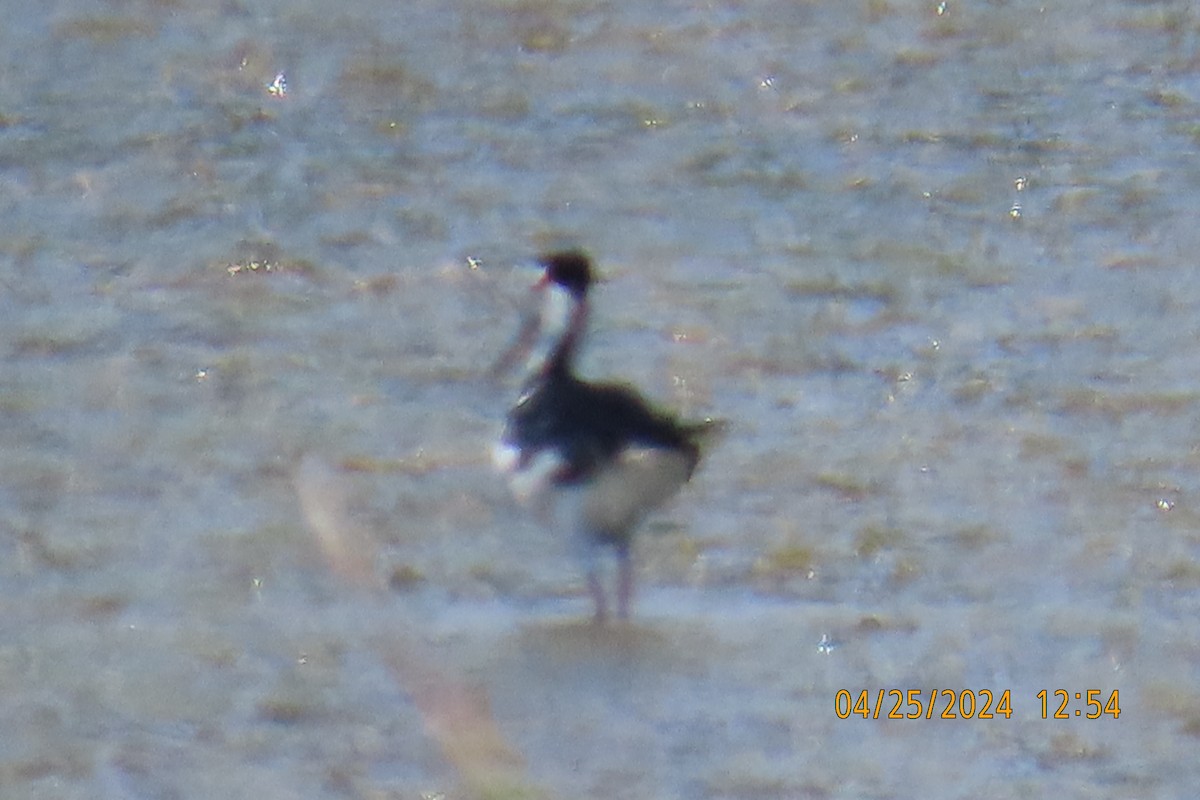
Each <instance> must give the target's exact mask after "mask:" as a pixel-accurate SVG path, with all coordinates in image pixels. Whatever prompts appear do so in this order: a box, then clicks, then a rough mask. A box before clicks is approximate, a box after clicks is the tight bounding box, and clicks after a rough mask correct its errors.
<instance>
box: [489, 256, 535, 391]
mask: <svg viewBox="0 0 1200 800" xmlns="http://www.w3.org/2000/svg"><path fill="white" fill-rule="evenodd" d="M549 283H550V279H549V278H548V277H547V276H546V275H542V277H541V278H539V279H538V281H537V283H535V284H534V285H533V288H531V289H530V294H531V295H532V296H531V298H530V301H529V302H528V303H527V304H526V306H525V311H524V313H523V314H522V315H521V327H520V328H518V329H517V335H516V336H514V337H513V340H512V343H511V344H509V345H508V347H506V348H505V349H504V352H502V353H501V354H500V357H499V358H497V359H496V361H495V363H493V364H492V367H491V369H489V370H488V378H489V379H490V380H493V381H496V380H500V379H501V378H503V377H504V376H506V375H507V374H508V373H509V372H511V371H512V369H513V367H514V366H515V365H516V364H518V363H519V362H520V361H521V360H522V359H524V358H525V357H526V356H527V355H529V352H530V351H531V350H532V349H533V345H534V343H535V342H537V339H538V334H539V333H540V332H541V327H542V319H541V308H540V302H539V301H540V299H541V295H542V291H543V290H544V289H545V288H546V287H547V286H548V285H549Z"/></svg>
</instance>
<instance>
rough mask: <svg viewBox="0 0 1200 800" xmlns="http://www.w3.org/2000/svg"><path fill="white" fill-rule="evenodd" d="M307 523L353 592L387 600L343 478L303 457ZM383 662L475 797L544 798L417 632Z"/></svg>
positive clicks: (391, 640) (469, 693)
mask: <svg viewBox="0 0 1200 800" xmlns="http://www.w3.org/2000/svg"><path fill="white" fill-rule="evenodd" d="M293 485H294V486H295V489H296V495H297V497H298V499H299V502H300V510H301V512H302V514H303V515H304V520H305V522H306V523H307V524H308V528H309V530H310V531H311V532H312V535H313V538H314V539H315V540H316V542H317V544H318V545H319V546H320V548H321V552H322V553H323V555H324V556H325V558H326V560H327V561H328V563H329V567H330V569H331V570H332V571H333V572H334V573H335V574H336V575H338V576H339V577H340V578H342V579H343V580H344V581H346V582H347V583H348V584H350V585H351V586H354V587H357V588H360V589H369V590H370V591H372V592H373V593H375V594H376V595H378V596H381V597H382V596H384V593H385V589H384V584H383V582H382V580H380V578H379V577H378V576H377V575H376V573H375V567H374V565H375V560H376V559H375V556H376V549H377V548H376V545H375V542H374V540H373V539H372V537H371V536H370V534H369V533H368V531H366V530H365V529H364V528H363V527H362V526H360V525H357V524H355V522H354V521H353V519H352V518H351V517H350V515H349V513H348V509H347V503H348V501H347V492H346V487H345V485H344V483H343V482H342V480H341V478H340V476H339V475H338V474H337V473H336V472H335V471H334V470H333V469H331V468H330V467H329V466H328V465H327V464H325V463H323V462H322V461H320V460H319V459H317V458H315V457H312V456H305V457H304V458H303V459H302V460H301V462H300V465H299V467H298V468H297V469H296V472H295V475H294V476H293ZM387 641H388V644H387V645H385V646H383V647H382V648H381V653H380V654H381V656H382V657H383V659H384V661H385V662H386V663H387V665H388V666H389V667H390V668H391V670H392V674H393V675H394V676H395V679H396V682H397V683H398V684H399V685H400V687H401V689H403V690H404V691H405V692H406V693H407V694H408V695H409V696H410V697H412V699H413V703H414V705H416V707H417V710H418V711H419V712H420V714H421V719H422V721H423V722H424V724H425V730H426V733H427V734H428V735H429V736H430V737H431V738H432V739H433V740H434V741H435V742H437V744H438V746H439V747H440V748H441V750H442V755H443V756H445V758H446V760H447V761H448V762H450V764H451V765H452V766H453V767H454V768H455V769H456V770H457V771H458V773H459V775H460V777H461V778H462V780H463V782H464V783H465V784H466V786H467V787H468V789H469V790H470V792H471V794H472V795H473V796H476V797H480V798H495V799H496V800H499V798H511V799H512V800H515V799H516V798H542V797H544V796H545V795H544V794H543V793H542V792H541V791H539V790H538V789H536V788H535V787H534V786H533V785H532V784H531V783H530V782H529V780H528V779H527V778H526V776H525V764H524V760H523V759H522V758H521V756H520V754H519V753H517V751H516V750H515V749H514V748H513V747H512V746H511V745H510V744H509V742H508V740H507V739H506V738H505V736H504V734H503V733H502V732H501V731H500V728H499V726H497V724H496V721H495V719H493V717H492V713H491V709H490V707H489V704H488V700H487V696H486V695H485V694H484V692H483V691H482V690H481V689H479V688H478V687H473V686H470V685H468V684H467V683H465V682H464V681H463V680H462V679H461V678H459V677H458V676H456V675H454V674H453V673H452V672H451V671H450V670H449V669H448V668H447V667H446V666H445V665H444V664H435V663H430V662H429V661H427V660H426V659H425V658H424V657H423V655H422V653H421V645H420V644H419V637H418V636H417V635H416V633H415V631H412V630H396V631H393V632H390V635H389V636H388V637H387Z"/></svg>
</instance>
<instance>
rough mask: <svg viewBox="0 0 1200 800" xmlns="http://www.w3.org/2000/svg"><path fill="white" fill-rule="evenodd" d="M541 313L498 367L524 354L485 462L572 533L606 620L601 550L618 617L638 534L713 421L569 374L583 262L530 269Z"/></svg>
mask: <svg viewBox="0 0 1200 800" xmlns="http://www.w3.org/2000/svg"><path fill="white" fill-rule="evenodd" d="M539 264H540V265H541V267H542V269H543V273H542V276H541V279H540V280H539V281H538V282H537V283H536V284H535V285H534V293H535V295H540V303H539V304H538V305H537V306H536V311H535V313H533V314H531V315H529V316H527V317H526V319H525V322H524V324H523V325H522V327H521V329H520V331H519V333H518V336H517V337H516V341H515V342H514V344H513V345H512V346H511V347H510V348H509V349H508V350H507V351H506V352H505V354H504V355H503V356H502V357H501V358H500V360H499V361H498V362H497V366H496V368H495V371H505V370H507V369H508V368H509V367H511V366H512V365H513V363H514V362H515V361H517V360H519V359H520V358H521V356H522V354H527V361H526V367H525V370H526V378H525V381H524V383H523V385H522V390H521V393H520V396H519V397H518V399H517V401H516V404H515V405H513V406H512V408H511V410H510V411H509V412H508V415H507V419H506V421H505V424H504V429H503V432H502V433H501V436H500V438H499V441H498V442H497V443H496V445H495V446H494V448H493V460H494V463H495V465H496V467H497V468H498V469H500V470H501V471H502V472H503V473H505V474H506V475H507V477H508V481H509V485H510V488H511V490H512V493H513V495H514V496H515V497H516V499H517V500H518V501H520V502H522V503H524V504H527V505H532V506H533V507H534V508H535V509H536V510H538V511H539V512H540V515H541V516H542V518H543V520H545V521H548V522H550V523H551V524H557V525H561V526H565V527H569V528H571V530H570V531H568V533H569V534H570V535H571V541H572V542H573V545H574V547H573V549H574V550H575V551H576V554H577V555H578V556H579V557H580V559H581V560H582V562H583V565H584V568H585V571H586V574H587V585H588V591H589V592H590V594H591V596H592V600H593V602H594V605H595V615H594V619H595V620H596V621H597V622H604V621H605V620H606V619H607V618H608V615H609V603H608V597H607V594H606V592H605V590H604V586H603V581H602V580H601V567H602V560H603V553H604V551H605V550H606V549H607V550H611V551H612V552H613V553H614V554H615V556H616V592H615V594H616V613H617V617H618V618H620V619H623V620H624V619H628V617H629V611H630V604H631V602H632V597H633V583H634V581H633V564H632V560H631V559H632V553H631V548H632V544H633V534H634V531H635V529H636V528H637V527H638V525H639V524H640V523H641V522H642V521H643V520H644V519H645V518H646V517H647V516H648V515H649V514H650V513H651V512H653V511H655V510H656V509H658V508H659V507H661V506H662V505H663V504H665V503H666V502H667V501H668V500H670V499H671V498H672V497H673V496H674V495H675V494H676V493H677V492H678V491H679V490H680V488H681V487H682V486H683V485H684V484H685V483H687V482H688V480H690V479H691V477H692V475H693V473H694V472H695V470H696V467H697V465H698V464H699V462H700V457H701V452H702V449H703V447H704V446H705V444H706V441H707V440H708V438H709V436H710V435H711V434H712V433H713V432H714V431H716V430H719V429H720V428H722V427H723V424H721V423H717V422H714V421H713V420H711V419H709V420H705V421H703V422H685V421H682V420H680V419H678V418H677V417H675V416H674V415H672V414H670V413H668V412H665V411H662V410H659V409H657V408H655V407H653V406H652V405H651V404H650V403H648V402H647V401H646V400H645V399H644V398H643V397H642V396H641V395H640V394H638V392H637V391H636V390H635V389H633V388H632V387H630V386H629V385H627V384H623V383H610V382H590V381H587V380H584V379H582V378H580V377H579V376H578V375H577V374H576V372H575V357H576V355H577V354H578V352H579V349H580V345H581V342H582V340H583V336H584V333H585V332H586V328H587V321H588V314H589V306H588V293H589V290H590V289H591V288H592V286H593V284H594V282H595V276H594V273H593V269H592V263H591V260H590V259H589V257H588V256H587V255H586V254H585V253H583V252H582V251H579V250H562V251H556V252H551V253H548V254H545V255H543V256H542V257H541V258H540V259H539Z"/></svg>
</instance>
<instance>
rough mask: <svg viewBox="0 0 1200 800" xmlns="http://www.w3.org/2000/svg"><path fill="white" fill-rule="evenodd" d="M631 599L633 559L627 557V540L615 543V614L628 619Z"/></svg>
mask: <svg viewBox="0 0 1200 800" xmlns="http://www.w3.org/2000/svg"><path fill="white" fill-rule="evenodd" d="M632 600H633V560H632V559H631V558H630V557H629V542H621V543H620V544H618V545H617V616H618V617H619V618H621V619H629V604H630V602H631V601H632Z"/></svg>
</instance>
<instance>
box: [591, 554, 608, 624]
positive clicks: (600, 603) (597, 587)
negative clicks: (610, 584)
mask: <svg viewBox="0 0 1200 800" xmlns="http://www.w3.org/2000/svg"><path fill="white" fill-rule="evenodd" d="M587 582H588V591H589V592H591V593H592V600H593V601H594V602H595V603H596V617H595V620H596V622H597V623H602V622H604V621H605V620H606V619H608V603H607V602H606V601H605V599H604V586H603V585H602V584H601V583H600V576H599V574H597V572H596V564H595V563H594V562H593V563H592V564H591V565H590V566H589V567H588V574H587Z"/></svg>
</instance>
